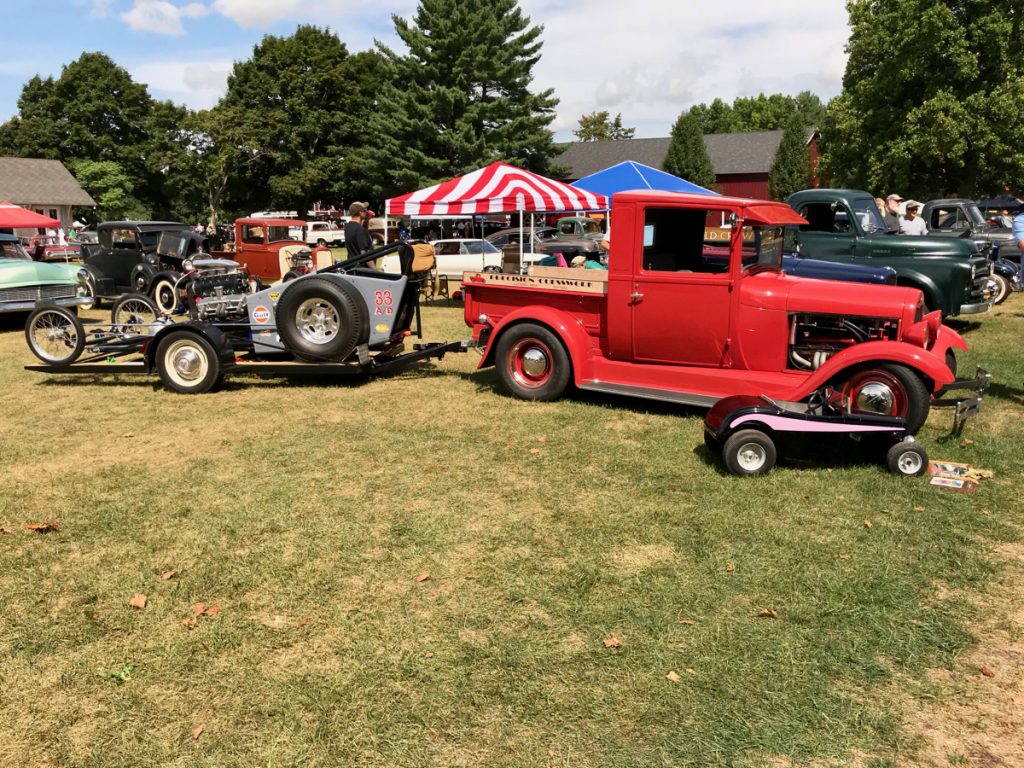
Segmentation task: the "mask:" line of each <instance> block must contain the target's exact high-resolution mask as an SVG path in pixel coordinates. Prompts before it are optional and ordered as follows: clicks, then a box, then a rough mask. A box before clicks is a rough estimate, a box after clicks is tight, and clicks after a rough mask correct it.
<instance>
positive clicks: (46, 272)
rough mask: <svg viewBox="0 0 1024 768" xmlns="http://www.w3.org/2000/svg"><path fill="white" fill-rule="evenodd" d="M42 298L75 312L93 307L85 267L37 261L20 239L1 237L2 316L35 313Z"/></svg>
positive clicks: (0, 291) (0, 279)
mask: <svg viewBox="0 0 1024 768" xmlns="http://www.w3.org/2000/svg"><path fill="white" fill-rule="evenodd" d="M41 299H47V300H49V301H52V302H54V303H56V304H57V305H59V306H62V307H70V308H72V309H77V308H79V307H81V308H87V307H90V306H92V303H93V298H92V294H91V292H90V289H89V284H88V282H87V279H86V274H85V271H84V270H83V269H82V266H81V265H80V264H73V263H60V262H58V263H53V264H49V263H46V262H40V261H35V260H33V259H32V257H31V256H29V255H28V252H26V251H25V249H24V248H23V247H22V245H21V242H20V241H19V238H17V237H15V236H14V235H4V234H0V313H7V312H31V311H32V309H33V308H34V307H35V305H36V302H37V301H39V300H41Z"/></svg>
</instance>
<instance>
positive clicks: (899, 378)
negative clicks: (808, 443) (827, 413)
mask: <svg viewBox="0 0 1024 768" xmlns="http://www.w3.org/2000/svg"><path fill="white" fill-rule="evenodd" d="M836 390H838V391H839V393H840V396H841V402H842V406H843V408H844V409H845V410H846V411H847V412H848V413H873V414H879V415H882V416H899V417H901V418H903V419H906V422H907V434H908V435H914V434H916V433H917V431H918V430H919V429H920V428H921V426H922V425H923V424H924V422H925V420H926V419H927V418H928V411H929V409H930V408H931V395H930V394H929V393H928V389H927V388H926V387H925V385H924V382H923V381H921V379H920V377H919V376H918V375H917V374H916V373H914V372H913V371H912V370H910V369H909V368H907V367H906V366H905V365H894V364H891V363H883V364H881V365H878V366H875V367H868V368H859V369H857V370H854V371H852V372H850V373H848V374H847V375H846V378H845V380H844V381H841V382H840V383H839V385H838V386H836Z"/></svg>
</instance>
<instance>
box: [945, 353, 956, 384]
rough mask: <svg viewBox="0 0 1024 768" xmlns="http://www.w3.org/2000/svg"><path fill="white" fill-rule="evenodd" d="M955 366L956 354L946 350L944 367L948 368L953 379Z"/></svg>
mask: <svg viewBox="0 0 1024 768" xmlns="http://www.w3.org/2000/svg"><path fill="white" fill-rule="evenodd" d="M956 366H957V362H956V352H954V351H953V350H952V349H947V350H946V367H947V368H949V370H950V372H951V373H952V374H953V378H956Z"/></svg>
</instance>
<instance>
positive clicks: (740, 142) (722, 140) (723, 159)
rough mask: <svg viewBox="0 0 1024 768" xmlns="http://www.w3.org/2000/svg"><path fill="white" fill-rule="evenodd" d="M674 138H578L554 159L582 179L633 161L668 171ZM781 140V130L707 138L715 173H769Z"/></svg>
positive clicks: (571, 174) (575, 177)
mask: <svg viewBox="0 0 1024 768" xmlns="http://www.w3.org/2000/svg"><path fill="white" fill-rule="evenodd" d="M671 141H672V139H671V138H669V137H666V138H663V139H627V140H623V141H579V142H576V143H574V144H570V145H569V146H568V147H567V148H566V150H565V151H564V152H563V153H562V154H561V155H559V156H558V157H556V158H555V160H554V164H555V165H565V166H568V167H569V168H570V169H571V170H570V172H569V175H568V177H567V178H569V179H582V178H583V177H584V176H589V175H590V174H592V173H597V172H598V171H603V170H604V169H605V168H610V167H611V166H613V165H617V164H618V163H624V162H626V161H627V160H632V161H634V162H637V163H643V164H644V165H649V166H651V167H652V168H657V169H659V170H665V169H664V167H662V162H663V161H664V160H665V155H666V154H667V153H668V147H669V144H670V143H671ZM781 142H782V131H755V132H751V133H712V134H708V135H707V136H705V137H704V146H705V147H706V148H707V150H708V158H710V160H711V165H712V167H713V168H714V169H715V175H716V176H728V175H731V174H736V173H768V172H769V171H770V170H771V167H772V161H773V160H774V159H775V152H776V151H777V150H778V148H779V144H780V143H781Z"/></svg>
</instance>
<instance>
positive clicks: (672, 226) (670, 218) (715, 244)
mask: <svg viewBox="0 0 1024 768" xmlns="http://www.w3.org/2000/svg"><path fill="white" fill-rule="evenodd" d="M644 216H645V218H644V250H643V268H644V270H646V271H648V272H702V273H711V274H721V273H724V272H728V271H729V236H728V235H724V236H723V235H721V234H719V233H720V231H721V230H722V229H723V228H722V227H721V226H720V224H721V222H722V212H721V211H719V210H714V211H707V210H686V209H681V208H648V209H647V211H646V212H645V214H644Z"/></svg>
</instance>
